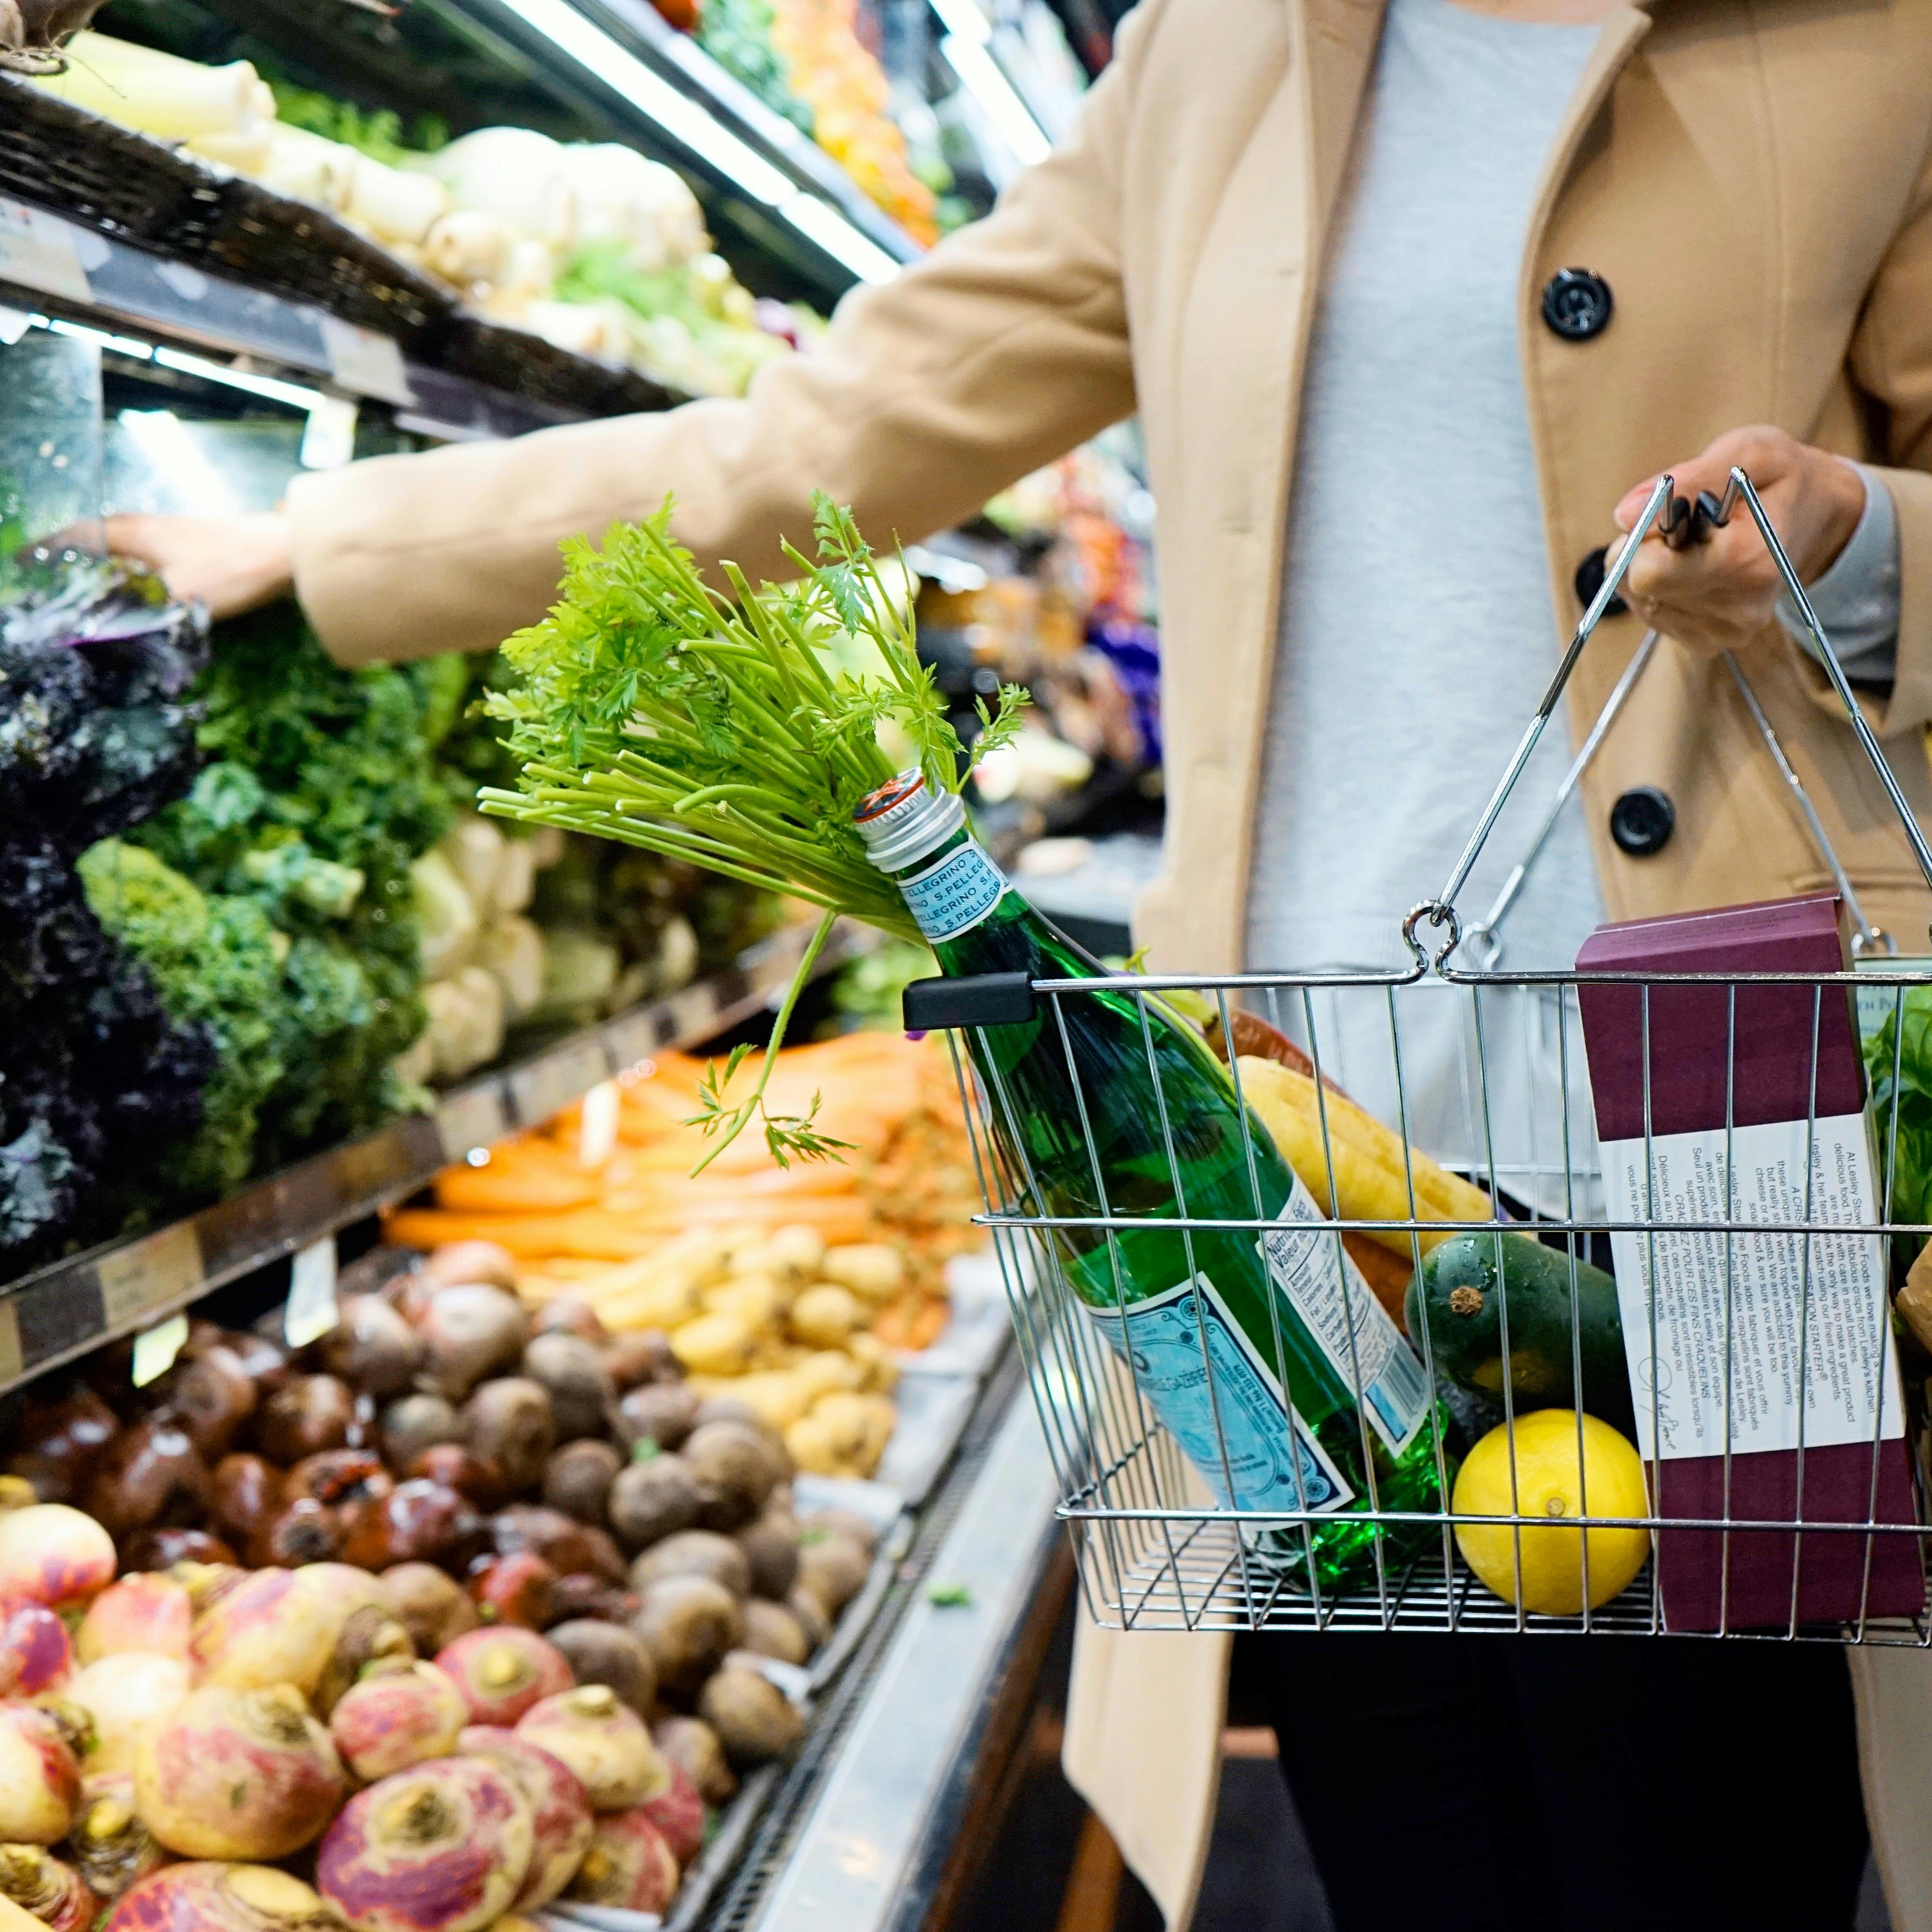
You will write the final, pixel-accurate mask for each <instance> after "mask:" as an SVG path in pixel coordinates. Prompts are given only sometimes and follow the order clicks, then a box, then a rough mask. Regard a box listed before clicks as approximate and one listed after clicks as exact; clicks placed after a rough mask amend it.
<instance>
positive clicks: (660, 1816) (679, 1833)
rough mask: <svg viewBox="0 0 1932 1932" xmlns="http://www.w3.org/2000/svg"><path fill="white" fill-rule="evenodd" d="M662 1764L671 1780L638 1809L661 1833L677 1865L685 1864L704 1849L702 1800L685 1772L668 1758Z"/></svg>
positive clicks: (689, 1776)
mask: <svg viewBox="0 0 1932 1932" xmlns="http://www.w3.org/2000/svg"><path fill="white" fill-rule="evenodd" d="M665 1766H666V1769H667V1770H668V1771H669V1772H670V1783H669V1784H667V1785H666V1786H665V1787H664V1790H661V1792H659V1793H658V1795H657V1796H655V1798H647V1799H645V1800H644V1802H643V1804H641V1805H639V1806H638V1807H637V1809H638V1810H639V1811H641V1812H643V1814H644V1816H645V1817H646V1818H648V1819H649V1820H650V1821H651V1823H652V1824H653V1825H655V1826H656V1827H657V1828H658V1830H659V1831H660V1832H662V1833H663V1835H664V1843H666V1844H667V1845H668V1846H670V1853H671V1856H672V1857H673V1858H675V1859H676V1861H678V1864H679V1865H680V1866H684V1865H688V1864H690V1862H691V1860H692V1859H693V1858H696V1857H697V1855H698V1853H699V1852H700V1851H702V1850H703V1849H704V1800H703V1798H702V1797H700V1796H699V1795H698V1790H697V1786H696V1785H695V1784H693V1783H692V1782H691V1775H690V1773H689V1772H687V1771H685V1769H683V1768H682V1766H679V1765H676V1764H673V1763H670V1760H668V1759H667V1760H665Z"/></svg>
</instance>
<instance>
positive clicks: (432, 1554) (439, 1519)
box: [342, 1479, 482, 1570]
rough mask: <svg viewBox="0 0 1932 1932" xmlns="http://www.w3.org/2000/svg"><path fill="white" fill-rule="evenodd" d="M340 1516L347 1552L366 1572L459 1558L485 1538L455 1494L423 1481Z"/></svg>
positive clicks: (473, 1515) (352, 1507)
mask: <svg viewBox="0 0 1932 1932" xmlns="http://www.w3.org/2000/svg"><path fill="white" fill-rule="evenodd" d="M342 1514H343V1518H344V1522H345V1523H346V1524H347V1529H348V1541H347V1544H345V1545H344V1550H343V1554H344V1556H347V1558H348V1559H350V1561H351V1562H353V1563H356V1564H357V1565H360V1566H361V1567H362V1568H364V1569H367V1570H387V1569H389V1568H390V1567H391V1566H392V1565H395V1564H398V1563H431V1562H451V1561H455V1560H458V1559H460V1558H461V1557H462V1556H463V1554H464V1553H465V1552H466V1550H471V1549H473V1548H474V1547H475V1545H476V1544H477V1543H478V1542H479V1541H481V1536H482V1523H481V1519H480V1518H479V1517H478V1516H477V1514H476V1513H475V1511H473V1510H472V1508H470V1507H469V1504H468V1503H467V1502H465V1501H464V1499H463V1498H462V1497H461V1496H459V1495H458V1493H457V1492H456V1491H455V1490H452V1489H447V1488H446V1487H444V1486H443V1484H441V1483H431V1482H427V1481H422V1480H420V1479H419V1480H417V1481H412V1482H407V1483H399V1484H398V1485H397V1486H396V1487H395V1489H393V1490H391V1491H390V1492H389V1494H388V1495H387V1496H365V1497H364V1498H363V1499H362V1500H361V1501H360V1502H356V1503H352V1504H350V1505H348V1506H347V1508H345V1509H344V1511H343V1512H342Z"/></svg>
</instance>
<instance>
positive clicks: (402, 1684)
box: [329, 1664, 469, 1782]
mask: <svg viewBox="0 0 1932 1932" xmlns="http://www.w3.org/2000/svg"><path fill="white" fill-rule="evenodd" d="M468 1720H469V1706H468V1705H467V1704H466V1703H464V1702H463V1694H462V1692H461V1691H459V1690H458V1689H457V1688H456V1686H455V1685H454V1684H453V1683H452V1682H451V1681H450V1680H449V1678H448V1677H446V1676H445V1675H444V1674H443V1672H441V1671H440V1670H437V1668H436V1667H435V1666H434V1664H408V1665H406V1666H404V1667H403V1668H401V1669H400V1670H378V1671H377V1673H376V1674H375V1675H374V1676H369V1677H365V1678H364V1679H362V1681H361V1682H359V1683H356V1684H352V1685H350V1687H349V1688H348V1689H347V1691H344V1693H343V1694H342V1696H341V1699H340V1700H338V1703H337V1704H336V1706H335V1710H334V1712H332V1714H331V1715H330V1717H329V1735H330V1736H332V1738H333V1739H335V1748H336V1749H337V1750H338V1751H340V1752H341V1754H342V1760H343V1762H344V1763H345V1764H346V1765H347V1766H348V1767H349V1769H350V1770H351V1771H353V1772H354V1773H355V1774H356V1776H357V1777H358V1778H365V1779H368V1780H369V1781H371V1782H373V1781H374V1780H376V1779H377V1778H387V1777H389V1775H390V1774H391V1773H392V1772H398V1771H404V1770H407V1769H408V1767H409V1766H411V1765H413V1764H420V1763H422V1761H423V1760H425V1758H432V1757H449V1754H451V1753H452V1751H455V1748H456V1738H457V1733H458V1732H459V1731H460V1730H462V1729H463V1725H464V1724H466V1722H467V1721H468Z"/></svg>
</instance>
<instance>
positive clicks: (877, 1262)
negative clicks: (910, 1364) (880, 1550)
mask: <svg viewBox="0 0 1932 1932" xmlns="http://www.w3.org/2000/svg"><path fill="white" fill-rule="evenodd" d="M904 1283H905V1264H904V1260H903V1259H902V1257H901V1254H900V1252H899V1250H898V1249H897V1248H896V1247H892V1246H891V1245H889V1244H886V1243H884V1242H851V1243H847V1244H844V1245H841V1246H838V1247H827V1246H826V1244H825V1242H824V1241H823V1239H821V1238H820V1235H819V1234H818V1233H817V1230H816V1229H812V1228H809V1227H806V1226H802V1225H795V1226H788V1227H782V1228H778V1229H774V1230H772V1232H769V1233H766V1232H764V1231H763V1230H762V1229H757V1228H755V1227H753V1228H748V1229H723V1230H718V1231H715V1232H714V1231H711V1230H704V1231H700V1232H697V1233H694V1234H692V1235H687V1236H685V1237H684V1238H682V1239H681V1240H679V1241H674V1242H670V1243H667V1244H666V1245H665V1246H664V1247H661V1248H660V1249H659V1250H658V1252H657V1253H655V1254H654V1255H652V1256H649V1258H648V1259H646V1260H645V1261H643V1262H637V1263H634V1264H633V1265H631V1266H629V1267H628V1268H622V1269H618V1270H613V1271H611V1272H610V1273H609V1274H605V1275H604V1276H602V1277H598V1278H595V1279H593V1280H587V1281H585V1282H583V1283H580V1285H579V1289H578V1292H580V1294H582V1295H583V1296H584V1298H586V1299H588V1300H591V1301H592V1302H593V1305H594V1306H595V1308H596V1310H598V1313H599V1315H600V1316H601V1319H603V1320H604V1321H605V1322H608V1323H610V1324H611V1325H613V1326H615V1327H618V1328H623V1329H627V1330H628V1329H633V1328H643V1329H646V1330H649V1329H655V1330H659V1331H662V1332H663V1333H664V1335H665V1336H666V1337H667V1343H668V1346H669V1348H670V1352H671V1354H672V1355H673V1357H674V1358H676V1361H677V1363H678V1364H679V1367H681V1368H682V1370H684V1372H685V1376H687V1378H688V1384H689V1386H690V1388H691V1389H692V1390H693V1391H694V1392H695V1393H696V1394H697V1395H699V1396H700V1397H706V1398H720V1399H727V1400H732V1401H735V1402H738V1403H742V1404H743V1405H744V1406H745V1407H746V1408H747V1409H749V1410H750V1411H751V1413H752V1414H753V1415H755V1416H756V1417H757V1418H758V1419H759V1420H760V1421H762V1422H763V1423H766V1424H768V1425H769V1427H771V1428H772V1429H774V1430H777V1431H778V1433H779V1434H780V1435H781V1436H783V1437H784V1445H785V1448H786V1449H787V1451H788V1452H789V1454H790V1457H791V1460H792V1461H793V1463H796V1465H797V1466H798V1467H799V1469H803V1470H805V1471H807V1472H809V1473H810V1474H811V1475H823V1476H869V1475H871V1474H872V1473H873V1472H874V1470H876V1469H877V1467H878V1466H879V1458H880V1456H882V1455H883V1454H884V1452H885V1447H886V1443H887V1442H888V1441H889V1440H890V1439H891V1436H892V1425H893V1423H894V1421H895V1419H896V1418H895V1411H894V1409H893V1407H892V1402H891V1400H890V1399H889V1391H890V1390H891V1389H892V1386H893V1385H894V1384H895V1382H896V1381H897V1380H898V1370H897V1369H896V1367H895V1365H894V1363H893V1359H892V1351H891V1349H889V1347H888V1346H886V1343H885V1342H884V1341H883V1340H881V1339H880V1337H879V1336H878V1335H877V1334H875V1333H874V1328H873V1325H874V1322H876V1321H877V1319H878V1316H879V1314H880V1310H883V1309H884V1308H886V1307H889V1305H891V1304H892V1302H893V1300H894V1298H895V1297H896V1296H897V1295H898V1294H899V1292H900V1291H901V1289H902V1288H903V1287H904ZM553 1305H554V1304H553Z"/></svg>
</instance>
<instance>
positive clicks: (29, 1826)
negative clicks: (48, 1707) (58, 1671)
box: [0, 1704, 80, 1845]
mask: <svg viewBox="0 0 1932 1932" xmlns="http://www.w3.org/2000/svg"><path fill="white" fill-rule="evenodd" d="M78 1805H80V1765H79V1764H78V1763H77V1762H76V1761H75V1758H74V1751H73V1748H72V1747H71V1745H69V1743H68V1738H67V1735H66V1733H65V1731H64V1730H62V1727H61V1725H60V1724H59V1722H58V1720H57V1719H56V1718H55V1717H54V1715H53V1714H52V1712H49V1711H43V1710H41V1709H39V1708H38V1707H37V1706H34V1705H32V1704H0V1840H10V1841H13V1842H15V1843H20V1844H28V1845H51V1844H53V1843H55V1842H56V1841H58V1840H59V1839H62V1838H65V1837H66V1836H67V1834H68V1827H69V1826H71V1824H72V1823H74V1811H75V1810H76V1808H77V1807H78Z"/></svg>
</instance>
